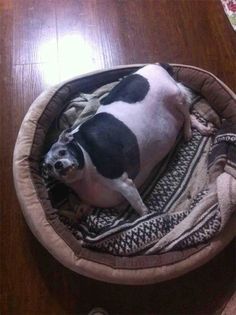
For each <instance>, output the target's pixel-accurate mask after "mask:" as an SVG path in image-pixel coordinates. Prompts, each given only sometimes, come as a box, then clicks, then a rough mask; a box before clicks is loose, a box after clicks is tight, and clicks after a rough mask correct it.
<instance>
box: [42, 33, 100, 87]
mask: <svg viewBox="0 0 236 315" xmlns="http://www.w3.org/2000/svg"><path fill="white" fill-rule="evenodd" d="M55 45H57V49H56V50H55ZM55 52H57V53H56V54H55ZM96 55H97V53H96V49H95V48H94V47H92V45H91V44H90V43H89V42H88V41H86V40H85V39H84V38H83V37H82V36H80V35H79V34H78V33H76V34H68V35H65V36H63V37H60V39H59V40H58V42H57V41H56V40H55V39H52V40H48V41H43V42H42V43H41V44H40V45H39V48H38V57H39V59H40V60H47V62H46V63H43V64H42V63H40V64H39V67H40V72H41V73H42V78H43V81H44V84H45V85H46V86H48V85H49V86H51V85H54V84H56V83H58V82H60V81H63V80H67V79H70V78H72V77H74V76H77V75H81V74H84V73H87V72H89V71H94V70H97V69H99V68H101V67H102V65H101V64H100V63H99V61H98V59H97V58H96Z"/></svg>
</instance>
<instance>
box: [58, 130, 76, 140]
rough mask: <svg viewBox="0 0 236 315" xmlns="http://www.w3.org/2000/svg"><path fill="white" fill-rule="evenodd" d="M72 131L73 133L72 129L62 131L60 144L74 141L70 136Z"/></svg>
mask: <svg viewBox="0 0 236 315" xmlns="http://www.w3.org/2000/svg"><path fill="white" fill-rule="evenodd" d="M70 131H71V129H66V130H64V131H62V133H61V134H60V136H59V138H58V142H60V143H62V144H67V143H69V142H70V141H71V140H72V139H73V136H72V135H70Z"/></svg>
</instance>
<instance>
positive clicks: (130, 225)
mask: <svg viewBox="0 0 236 315" xmlns="http://www.w3.org/2000/svg"><path fill="white" fill-rule="evenodd" d="M141 66H143V65H129V66H122V67H116V68H112V69H109V70H105V71H98V72H95V73H91V74H88V75H83V76H79V77H76V78H73V79H72V80H68V81H66V82H64V83H62V84H59V85H57V86H55V87H52V88H50V89H49V90H47V91H45V92H44V93H42V94H41V95H40V96H39V97H38V98H37V99H36V100H35V101H34V103H33V104H32V105H31V107H30V109H29V111H28V113H27V114H26V116H25V118H24V121H23V123H22V126H21V128H20V131H19V135H18V138H17V142H16V145H15V151H14V160H13V173H14V182H15V188H16V192H17V195H18V199H19V201H20V204H21V208H22V211H23V214H24V217H25V219H26V221H27V223H28V225H29V227H30V229H31V230H32V232H33V234H34V235H35V236H36V238H37V239H38V240H39V241H40V242H41V243H42V245H43V246H44V247H45V248H46V249H47V250H48V251H49V252H50V253H51V254H52V255H53V256H54V257H55V258H56V259H57V260H59V261H60V262H61V263H62V264H63V265H64V266H66V267H68V268H70V269H71V270H73V271H75V272H77V273H79V274H82V275H85V276H88V277H91V278H94V279H98V280H102V281H107V282H112V283H120V284H150V283H155V282H160V281H164V280H168V279H171V278H175V277H178V276H180V275H182V274H184V273H186V272H188V271H190V270H193V269H195V268H197V267H199V266H200V265H202V264H204V263H206V262H207V261H209V260H210V259H211V258H213V257H214V256H215V255H216V254H217V253H219V252H220V251H221V250H222V249H223V248H224V247H225V246H226V245H227V244H228V243H229V242H230V241H231V240H232V239H233V237H234V236H235V231H236V215H235V207H236V97H235V94H234V93H233V91H232V90H230V89H229V88H228V87H227V86H226V85H225V84H224V83H223V82H222V81H220V80H219V79H218V78H217V77H215V76H214V75H213V74H211V73H209V72H207V71H205V70H202V69H200V68H196V67H192V66H187V65H177V64H175V65H172V66H173V70H174V77H175V79H176V80H177V81H180V82H182V83H183V84H185V85H186V86H188V87H189V88H191V89H192V90H193V91H194V93H195V98H194V102H193V104H192V106H193V113H195V116H196V117H197V118H198V119H199V120H201V121H202V123H207V122H208V121H210V122H213V123H214V124H215V125H216V126H217V127H218V130H217V133H216V135H215V136H214V137H211V138H207V137H202V136H201V135H200V134H199V133H198V132H197V131H196V130H195V131H194V132H193V139H192V140H191V141H190V142H189V143H188V144H186V143H184V142H183V141H182V140H181V139H179V140H178V141H179V142H178V143H177V149H176V150H175V151H174V152H171V153H170V154H169V155H168V157H167V158H166V159H165V161H163V164H162V165H161V166H160V165H159V166H158V167H157V169H156V170H154V171H153V174H152V176H151V177H152V178H150V179H149V181H148V182H147V183H146V187H144V188H143V198H144V200H145V202H146V204H147V205H148V207H149V209H150V214H149V215H148V216H147V217H145V218H143V217H142V218H139V217H135V215H134V212H133V211H132V209H126V210H125V211H126V212H124V211H123V210H122V211H123V212H119V211H118V212H116V211H115V210H114V211H111V210H108V209H104V210H102V209H95V210H94V212H93V213H92V214H91V215H90V216H89V217H88V218H87V219H85V221H84V223H83V224H82V225H78V224H76V223H75V222H74V221H73V220H72V221H71V220H70V212H69V211H68V210H67V211H65V210H63V207H62V209H61V205H62V204H63V202H64V201H63V200H64V199H63V198H64V196H66V198H67V197H68V195H69V192H68V191H66V188H65V187H63V186H64V185H61V184H58V183H56V184H55V183H53V184H52V183H45V180H44V179H43V177H42V174H41V170H40V164H41V161H42V156H43V155H44V154H45V152H46V150H47V149H48V147H49V146H50V144H51V143H52V142H53V141H54V140H55V137H56V136H55V135H54V134H53V133H54V131H55V130H56V131H57V133H58V132H59V131H61V130H62V129H63V128H66V127H69V126H71V125H72V124H76V123H78V121H74V120H73V121H70V119H71V117H77V116H78V112H79V113H80V114H79V117H80V121H79V122H81V121H83V119H86V118H87V117H89V115H92V114H93V113H94V112H95V111H96V106H98V103H99V101H98V100H99V97H100V96H101V95H103V94H104V93H106V92H107V91H109V89H111V88H112V86H114V84H116V83H117V82H118V81H119V79H121V78H122V77H124V76H126V75H128V74H130V73H132V72H134V71H136V70H137V69H138V68H139V67H141ZM84 103H86V104H89V105H88V106H87V105H86V106H85V107H83V110H82V112H81V106H82V105H83V106H84ZM77 111H78V112H77ZM180 179H181V180H180ZM168 194H169V195H168ZM62 197H63V198H62ZM72 197H73V196H72ZM68 198H70V197H68ZM68 198H67V201H68V200H69V199H68ZM73 198H74V197H73ZM73 198H72V199H73ZM76 202H77V201H75V203H76ZM72 204H73V201H72ZM63 211H64V212H63ZM65 213H66V214H68V213H69V217H68V216H67V215H65ZM71 213H72V214H73V212H71ZM110 213H112V215H111V214H110ZM127 213H128V215H127Z"/></svg>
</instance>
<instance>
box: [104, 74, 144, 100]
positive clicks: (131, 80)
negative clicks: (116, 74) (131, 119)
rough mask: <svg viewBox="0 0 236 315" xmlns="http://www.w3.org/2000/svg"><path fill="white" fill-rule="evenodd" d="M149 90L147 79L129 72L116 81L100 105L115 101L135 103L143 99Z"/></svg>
mask: <svg viewBox="0 0 236 315" xmlns="http://www.w3.org/2000/svg"><path fill="white" fill-rule="evenodd" d="M148 91H149V83H148V80H147V79H145V78H144V77H143V76H141V75H139V74H131V75H129V76H128V77H126V78H124V79H123V80H122V81H121V82H120V83H118V84H117V85H116V86H115V87H114V88H113V89H112V90H111V91H110V93H109V94H108V95H107V96H105V97H104V98H103V99H102V100H101V104H102V105H108V104H111V103H113V102H116V101H123V102H126V103H130V104H132V103H136V102H140V101H142V100H143V99H144V97H145V96H146V95H147V93H148Z"/></svg>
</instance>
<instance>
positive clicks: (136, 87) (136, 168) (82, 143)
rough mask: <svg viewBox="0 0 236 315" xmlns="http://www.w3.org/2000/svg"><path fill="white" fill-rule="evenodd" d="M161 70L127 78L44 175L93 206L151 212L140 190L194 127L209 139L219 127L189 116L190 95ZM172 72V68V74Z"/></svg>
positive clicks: (60, 144) (62, 144) (65, 137)
mask: <svg viewBox="0 0 236 315" xmlns="http://www.w3.org/2000/svg"><path fill="white" fill-rule="evenodd" d="M165 68H166V67H163V65H161V64H153V65H147V66H145V67H143V68H141V69H139V70H138V71H137V72H135V73H133V74H131V75H129V76H127V77H126V78H124V79H123V80H122V81H121V82H120V83H119V84H118V85H116V86H115V87H114V88H113V89H112V90H111V92H110V93H109V94H108V95H107V96H106V97H104V98H103V99H102V100H101V106H100V107H99V109H98V111H97V112H96V114H95V115H94V116H93V117H92V118H90V119H89V120H87V121H86V122H84V123H83V124H81V125H79V126H78V127H77V128H75V129H74V130H69V131H65V132H63V133H62V135H61V136H60V137H59V139H58V141H57V142H56V143H55V144H53V145H52V147H51V149H50V151H49V152H48V153H47V154H46V156H45V158H44V164H43V168H44V172H46V173H47V174H48V175H50V176H53V177H55V178H57V179H59V180H61V181H63V182H64V183H66V184H68V185H69V186H70V187H72V189H73V190H74V191H75V192H76V193H77V194H78V196H79V197H80V199H81V200H82V201H83V202H84V203H85V204H88V205H93V206H98V207H115V206H118V205H119V204H121V203H122V202H124V200H125V199H126V200H127V201H128V202H129V203H130V204H131V205H132V206H133V208H134V209H135V210H136V211H137V212H138V213H139V214H140V215H144V214H146V213H147V212H148V210H147V208H146V206H145V204H144V203H143V201H142V199H141V197H140V194H139V192H138V190H137V188H138V187H140V186H141V185H142V184H143V183H144V181H145V180H146V179H147V177H148V175H149V174H150V173H151V171H152V169H153V168H154V166H155V165H156V164H157V163H158V162H160V161H161V160H162V159H163V158H164V157H165V156H166V155H167V153H168V152H169V151H170V150H171V149H172V147H173V146H174V144H175V141H176V138H177V136H178V134H179V132H180V130H181V128H182V127H183V130H184V135H185V138H186V140H189V139H190V138H191V123H192V125H194V126H195V127H197V128H198V129H199V130H200V132H201V133H202V134H204V135H209V134H211V133H212V131H213V126H212V125H209V126H208V127H205V126H203V125H202V124H200V123H199V122H198V121H197V120H196V119H195V118H194V116H191V115H190V113H189V106H190V99H191V95H190V91H189V90H188V89H187V88H185V87H184V86H183V85H182V84H181V83H177V82H176V81H175V80H174V79H173V78H172V77H171V75H170V74H169V73H168V72H167V71H166V70H165ZM169 69H171V67H169V68H168V67H167V70H169Z"/></svg>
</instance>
